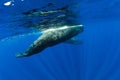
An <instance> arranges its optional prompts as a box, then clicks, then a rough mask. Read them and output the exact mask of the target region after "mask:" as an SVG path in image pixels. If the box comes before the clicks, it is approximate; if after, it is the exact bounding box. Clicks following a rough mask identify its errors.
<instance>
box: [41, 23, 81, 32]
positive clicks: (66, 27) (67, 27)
mask: <svg viewBox="0 0 120 80" xmlns="http://www.w3.org/2000/svg"><path fill="white" fill-rule="evenodd" d="M75 27H83V25H82V24H81V25H75V26H62V27H59V28H50V29H47V30H44V31H42V33H46V32H51V31H58V30H65V29H69V28H75Z"/></svg>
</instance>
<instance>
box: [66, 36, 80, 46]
mask: <svg viewBox="0 0 120 80" xmlns="http://www.w3.org/2000/svg"><path fill="white" fill-rule="evenodd" d="M65 43H69V44H75V45H78V44H81V43H82V42H81V41H80V40H78V39H76V38H74V37H73V38H71V39H69V40H67V41H65Z"/></svg>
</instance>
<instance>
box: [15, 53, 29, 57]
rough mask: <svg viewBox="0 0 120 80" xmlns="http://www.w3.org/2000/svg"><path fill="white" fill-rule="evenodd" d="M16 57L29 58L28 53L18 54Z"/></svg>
mask: <svg viewBox="0 0 120 80" xmlns="http://www.w3.org/2000/svg"><path fill="white" fill-rule="evenodd" d="M15 56H16V57H17V58H20V57H26V56H27V53H17V54H16V55H15Z"/></svg>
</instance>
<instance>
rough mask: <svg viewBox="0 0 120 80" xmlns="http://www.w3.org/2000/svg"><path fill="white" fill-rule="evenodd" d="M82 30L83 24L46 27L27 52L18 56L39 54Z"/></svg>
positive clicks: (17, 55)
mask: <svg viewBox="0 0 120 80" xmlns="http://www.w3.org/2000/svg"><path fill="white" fill-rule="evenodd" d="M81 32H83V25H64V26H60V27H56V28H55V27H54V28H49V29H46V30H44V31H42V35H41V36H40V37H39V38H38V39H37V40H35V41H34V42H33V43H32V44H31V45H30V46H29V47H28V49H27V50H26V51H25V52H23V53H18V54H16V57H28V56H31V55H34V54H38V53H40V52H41V51H43V50H44V49H46V48H48V47H51V46H54V45H56V44H59V43H62V42H64V41H67V40H69V39H71V38H72V37H74V36H76V35H78V34H79V33H81Z"/></svg>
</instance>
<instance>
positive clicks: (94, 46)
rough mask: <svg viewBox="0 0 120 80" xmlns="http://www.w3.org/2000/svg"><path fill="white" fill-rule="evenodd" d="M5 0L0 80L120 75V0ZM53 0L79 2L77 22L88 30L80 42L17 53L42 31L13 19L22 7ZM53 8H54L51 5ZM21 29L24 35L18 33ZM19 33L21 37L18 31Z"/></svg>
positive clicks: (93, 79) (95, 79) (100, 79)
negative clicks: (35, 30)
mask: <svg viewBox="0 0 120 80" xmlns="http://www.w3.org/2000/svg"><path fill="white" fill-rule="evenodd" d="M6 2H9V0H1V1H0V6H1V7H0V13H1V14H0V21H1V22H0V63H1V64H0V80H120V77H119V76H120V63H119V62H120V58H119V57H120V49H119V48H120V31H119V29H120V28H119V26H120V25H119V23H120V22H119V19H120V16H119V14H120V10H119V8H120V1H119V0H114V1H113V0H81V1H80V0H74V1H72V0H64V1H62V0H41V1H39V0H36V1H35V0H24V1H22V0H12V1H11V4H10V5H9V6H5V5H4V3H6ZM49 2H53V3H55V4H56V5H57V6H55V7H54V8H56V7H59V6H63V5H66V4H73V3H74V4H76V5H77V8H72V9H73V11H75V12H76V13H77V16H78V18H77V21H80V22H81V23H82V24H83V25H84V31H83V32H82V33H81V34H79V35H78V36H77V38H78V39H80V41H81V44H79V45H73V44H66V43H61V44H58V45H56V46H53V47H50V48H47V49H46V50H44V51H42V52H41V53H39V54H36V55H33V56H30V57H25V58H16V57H15V54H16V53H18V52H24V51H25V50H26V49H27V48H28V46H29V45H30V44H31V43H32V42H33V41H34V40H36V39H37V38H38V37H39V36H40V35H41V34H40V33H39V32H35V33H34V32H33V31H32V30H31V29H26V28H19V27H18V25H19V24H20V23H19V21H18V22H13V21H14V20H16V19H17V18H20V17H21V15H19V14H20V13H21V12H24V11H28V10H31V9H34V8H39V7H41V6H44V5H46V4H47V3H49ZM48 9H49V8H48ZM18 34H20V35H18ZM17 35H18V36H17Z"/></svg>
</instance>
